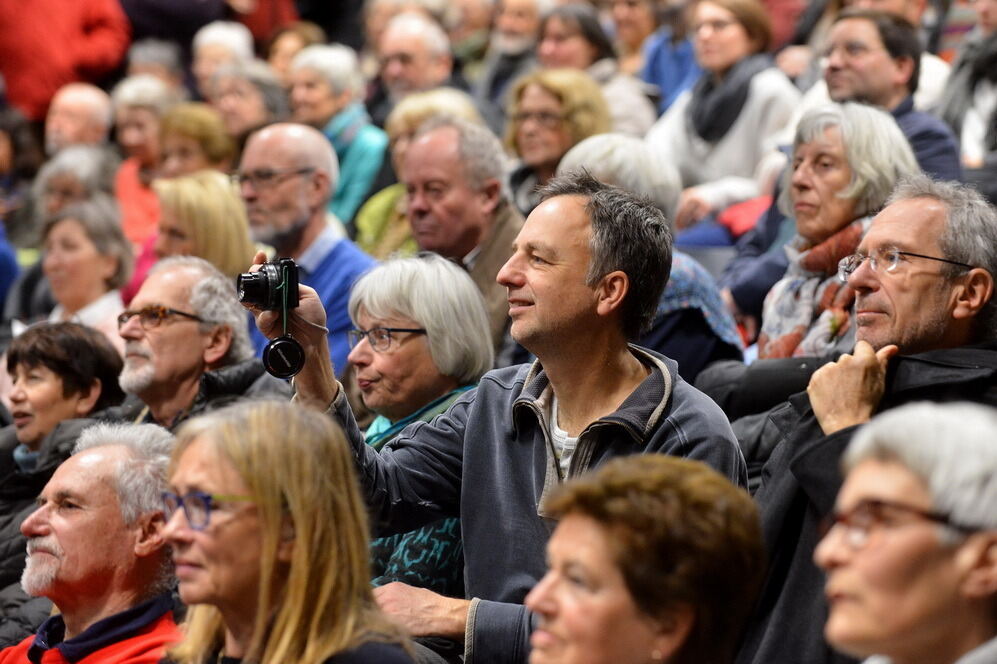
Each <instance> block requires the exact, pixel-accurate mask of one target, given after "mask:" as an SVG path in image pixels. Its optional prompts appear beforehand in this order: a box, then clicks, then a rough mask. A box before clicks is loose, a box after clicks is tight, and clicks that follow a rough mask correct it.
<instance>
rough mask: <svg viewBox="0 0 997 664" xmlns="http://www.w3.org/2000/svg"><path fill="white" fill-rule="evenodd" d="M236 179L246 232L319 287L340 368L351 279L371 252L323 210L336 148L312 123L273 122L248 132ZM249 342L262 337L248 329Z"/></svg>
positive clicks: (335, 174)
mask: <svg viewBox="0 0 997 664" xmlns="http://www.w3.org/2000/svg"><path fill="white" fill-rule="evenodd" d="M238 179H239V191H240V193H241V194H242V199H243V200H244V201H245V202H246V212H247V214H248V215H249V225H250V229H251V231H252V233H253V239H254V240H256V241H257V242H262V243H263V244H268V245H270V246H272V247H273V248H274V251H275V257H280V258H293V259H294V261H295V262H296V263H297V264H298V268H299V278H300V280H301V283H303V284H305V285H307V286H311V287H312V288H314V289H315V290H316V292H318V294H319V297H320V298H321V299H322V305H323V306H324V307H325V310H326V312H327V315H328V322H327V327H328V328H329V349H330V352H331V354H332V362H333V365H334V366H336V367H338V368H340V369H345V368H346V366H347V365H346V356H347V355H348V354H349V352H350V346H349V341H348V339H347V332H349V330H350V329H351V328H352V327H353V323H352V322H351V321H350V316H349V313H348V312H347V307H346V305H347V303H348V301H349V297H350V287H351V286H352V285H353V282H354V281H355V280H356V278H357V277H359V276H360V275H361V274H363V273H364V272H366V271H367V270H368V269H370V268H371V267H373V266H374V259H373V258H371V257H369V256H368V255H367V254H365V253H363V252H362V251H361V250H360V249H358V248H357V246H356V245H355V244H353V243H352V242H351V241H350V240H349V238H347V237H346V231H345V229H344V227H343V224H342V223H341V222H340V220H339V219H337V218H336V217H335V216H334V215H332V214H331V213H329V212H327V207H328V204H329V200H330V199H331V198H332V195H333V193H334V192H335V191H336V183H337V181H338V180H339V164H338V162H337V161H336V153H335V152H333V150H332V146H331V145H330V143H329V141H328V140H327V139H326V138H325V136H323V135H322V134H321V132H319V131H317V130H315V129H313V128H312V127H308V126H306V125H301V124H291V123H281V124H273V125H270V126H268V127H264V128H263V129H261V130H259V131H258V132H256V133H255V134H253V135H252V136H250V137H249V140H248V141H247V143H246V148H245V150H243V153H242V160H241V162H240V164H239V172H238ZM253 343H254V344H255V345H256V348H257V350H258V351H260V350H262V349H263V346H264V345H265V344H266V343H267V340H266V339H264V338H263V336H262V335H260V334H259V333H258V332H255V331H254V333H253Z"/></svg>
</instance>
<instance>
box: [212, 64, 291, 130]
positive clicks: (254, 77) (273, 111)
mask: <svg viewBox="0 0 997 664" xmlns="http://www.w3.org/2000/svg"><path fill="white" fill-rule="evenodd" d="M287 104H288V101H287V92H285V90H284V86H283V85H281V83H280V80H279V79H278V78H277V76H276V74H274V72H273V71H272V70H271V69H270V67H269V65H267V63H265V62H263V61H262V60H255V59H254V60H237V61H235V62H230V63H228V64H224V65H221V66H220V67H219V68H218V70H217V71H215V73H214V75H213V76H212V77H211V105H212V106H214V107H215V108H216V109H217V110H218V112H219V113H220V114H221V116H222V122H223V123H224V124H225V131H226V132H228V135H229V136H230V137H231V138H232V139H233V140H234V141H235V142H236V144H237V145H238V146H239V147H240V150H241V147H242V146H243V145H244V144H245V142H246V139H247V138H248V137H249V135H250V134H251V133H252V132H253V131H255V130H257V129H259V128H260V127H262V126H263V125H265V124H268V123H270V122H276V121H279V120H283V119H284V118H286V117H287V114H288V105H287Z"/></svg>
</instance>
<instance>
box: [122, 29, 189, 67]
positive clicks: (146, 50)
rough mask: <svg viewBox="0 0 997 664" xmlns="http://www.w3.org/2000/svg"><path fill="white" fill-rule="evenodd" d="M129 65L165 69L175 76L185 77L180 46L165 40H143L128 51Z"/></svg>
mask: <svg viewBox="0 0 997 664" xmlns="http://www.w3.org/2000/svg"><path fill="white" fill-rule="evenodd" d="M128 64H129V65H138V64H143V65H145V64H148V65H158V66H160V67H163V68H164V69H166V70H167V71H168V72H170V73H171V74H173V75H174V76H182V75H183V63H182V61H181V56H180V45H179V44H177V43H176V42H171V41H167V40H165V39H152V38H150V39H141V40H139V41H137V42H135V43H134V44H132V45H131V48H129V49H128Z"/></svg>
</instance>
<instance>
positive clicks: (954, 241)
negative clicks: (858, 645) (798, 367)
mask: <svg viewBox="0 0 997 664" xmlns="http://www.w3.org/2000/svg"><path fill="white" fill-rule="evenodd" d="M839 269H840V273H839V276H841V277H842V278H844V279H847V282H848V285H849V286H851V287H852V288H853V289H855V292H856V297H855V324H856V325H857V328H856V345H855V351H854V353H852V354H845V355H842V356H841V358H840V359H838V361H836V362H832V363H830V364H827V365H825V366H823V367H821V368H820V369H818V370H817V371H816V372H815V373H814V375H813V376H812V378H811V379H810V383H809V386H808V387H807V391H806V393H800V394H797V395H794V396H793V397H791V398H790V399H789V401H787V402H786V403H785V404H783V405H782V406H780V407H777V408H776V409H774V410H772V411H770V412H769V413H768V414H767V417H766V418H765V420H764V423H763V424H762V425H761V426H760V427H759V426H756V427H753V428H745V427H742V426H741V423H740V422H736V423H735V424H734V430H735V432H736V433H738V439H739V442H740V443H741V445H742V448H743V449H744V451H745V456H746V457H749V458H751V457H752V456H754V455H755V454H756V450H760V449H763V450H772V451H771V456H770V458H769V460H768V462H767V463H766V464H765V466H764V468H763V469H762V485H761V488H760V489H759V490H758V492H757V493H756V494H755V498H756V499H757V501H758V503H759V506H760V508H761V516H762V527H763V532H764V535H765V539H766V545H767V547H768V549H769V554H770V561H771V563H770V568H769V572H768V579H767V581H766V585H765V589H764V591H763V596H762V598H761V600H760V602H759V605H758V606H759V608H758V610H757V613H756V615H755V617H754V619H753V623H752V624H751V625H750V626H749V630H748V632H747V635H746V637H745V640H744V642H743V644H742V648H741V651H740V653H739V655H738V658H737V660H736V661H737V662H738V664H746V663H758V664H761V663H762V662H789V661H793V662H808V664H809V663H812V664H822V663H823V662H829V663H830V662H850V661H853V660H850V659H848V658H845V657H843V656H841V655H837V654H835V653H832V651H831V649H830V648H829V646H828V645H827V644H826V643H825V642H824V639H823V636H822V634H821V629H822V626H823V625H824V623H825V621H826V618H827V606H826V602H825V600H824V597H823V594H822V592H821V590H822V588H823V585H824V579H823V576H822V574H821V573H820V572H819V570H818V569H817V567H816V566H815V565H814V563H813V560H812V557H813V552H814V547H815V546H816V543H817V540H818V522H819V521H820V519H821V518H822V517H823V516H825V515H827V514H829V513H830V511H831V509H832V508H833V503H834V497H835V495H836V494H837V492H838V489H839V488H840V485H841V477H840V475H839V473H838V470H837V469H838V461H839V458H840V456H841V454H842V452H843V450H844V448H845V447H846V446H847V444H848V442H849V440H850V439H851V436H852V434H853V433H854V431H855V429H856V428H857V427H858V426H859V425H861V424H863V423H865V422H867V421H868V420H869V419H870V418H871V417H872V416H873V415H874V414H876V413H878V412H881V411H884V410H887V409H890V408H894V407H896V406H899V405H901V404H904V403H909V402H913V401H952V400H965V401H976V402H982V403H986V404H989V405H997V352H995V351H997V346H995V343H994V339H995V331H997V300H995V299H994V297H993V295H994V275H995V274H997V211H995V210H994V209H993V208H992V207H990V206H989V205H988V204H987V203H986V201H984V199H983V198H982V197H981V196H980V195H979V193H977V192H976V191H975V190H973V189H971V188H969V187H966V186H963V185H960V184H957V183H954V182H936V181H932V180H931V179H929V178H927V177H925V176H917V177H915V178H911V179H909V180H907V181H905V182H902V183H901V184H900V185H899V186H898V187H897V189H896V190H895V191H894V192H893V195H892V197H891V199H890V202H889V203H888V204H887V206H886V207H885V208H884V209H883V211H882V212H880V213H879V214H878V215H876V217H875V219H873V221H872V226H871V227H870V229H869V232H868V233H867V234H866V235H865V237H864V238H863V239H862V242H861V243H860V244H859V247H858V251H857V252H856V253H855V254H854V255H852V256H849V257H847V258H845V259H843V260H842V261H841V264H840V268H839Z"/></svg>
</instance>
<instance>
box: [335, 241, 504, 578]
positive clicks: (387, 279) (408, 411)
mask: <svg viewBox="0 0 997 664" xmlns="http://www.w3.org/2000/svg"><path fill="white" fill-rule="evenodd" d="M349 311H350V318H352V319H353V322H354V324H355V325H356V327H357V329H356V330H354V331H353V332H352V333H351V344H352V346H353V348H352V350H351V351H350V355H349V358H348V359H349V362H350V365H351V367H352V371H353V376H352V377H353V379H354V380H355V383H356V385H357V387H358V388H359V391H360V394H361V397H362V399H363V403H364V406H366V407H367V408H369V409H370V410H372V411H373V412H374V413H376V414H377V417H376V418H375V419H374V421H373V422H372V423H371V425H370V427H368V429H367V432H366V438H367V443H368V444H369V445H372V446H373V447H375V448H376V449H381V448H382V447H384V445H386V444H389V443H390V441H391V439H392V438H394V437H395V436H396V435H397V434H398V433H399V432H400V431H401V430H402V429H404V428H405V427H406V426H408V425H409V424H411V423H413V422H428V421H429V420H431V419H433V418H434V417H435V416H437V415H439V414H440V413H443V412H445V411H446V410H447V409H448V408H449V407H450V406H451V404H453V403H454V402H455V401H457V399H459V398H460V397H461V395H462V394H464V393H465V392H466V391H467V390H469V389H471V388H472V387H474V385H475V384H477V382H478V379H479V378H481V376H482V375H483V374H484V373H485V372H486V371H488V370H489V369H490V368H491V366H492V361H493V356H492V344H491V336H490V333H489V328H488V320H487V318H486V314H485V306H484V301H483V300H482V297H481V294H480V293H479V292H478V289H477V288H476V287H475V285H474V283H473V282H472V281H471V278H470V277H469V276H468V274H467V272H465V271H464V270H462V269H461V268H460V267H458V266H457V265H456V264H455V263H451V262H450V261H447V260H446V259H444V258H442V257H440V256H438V255H436V254H420V255H419V256H417V257H413V258H396V259H393V260H389V261H387V262H386V263H383V264H381V265H380V266H378V267H376V268H374V269H372V270H371V271H370V272H368V273H367V274H365V275H364V276H363V277H361V278H360V279H359V280H358V281H357V283H356V285H355V286H354V287H353V292H352V293H351V294H350V303H349ZM456 320H459V321H461V324H460V325H454V321H456ZM430 551H432V555H427V554H428V553H429V552H430ZM372 562H373V566H374V583H375V585H383V584H385V583H388V582H390V581H405V582H407V583H409V584H411V585H415V586H420V587H425V588H429V589H431V590H433V591H435V592H438V593H441V594H443V595H447V596H449V597H463V587H464V586H463V571H464V566H463V555H462V547H461V539H460V525H459V522H458V520H457V519H455V518H448V519H442V520H440V521H438V522H436V523H432V524H429V525H427V526H424V527H422V528H419V529H417V530H414V531H412V532H408V533H403V534H400V535H393V536H390V537H385V538H381V539H378V540H375V541H374V543H373V546H372Z"/></svg>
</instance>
